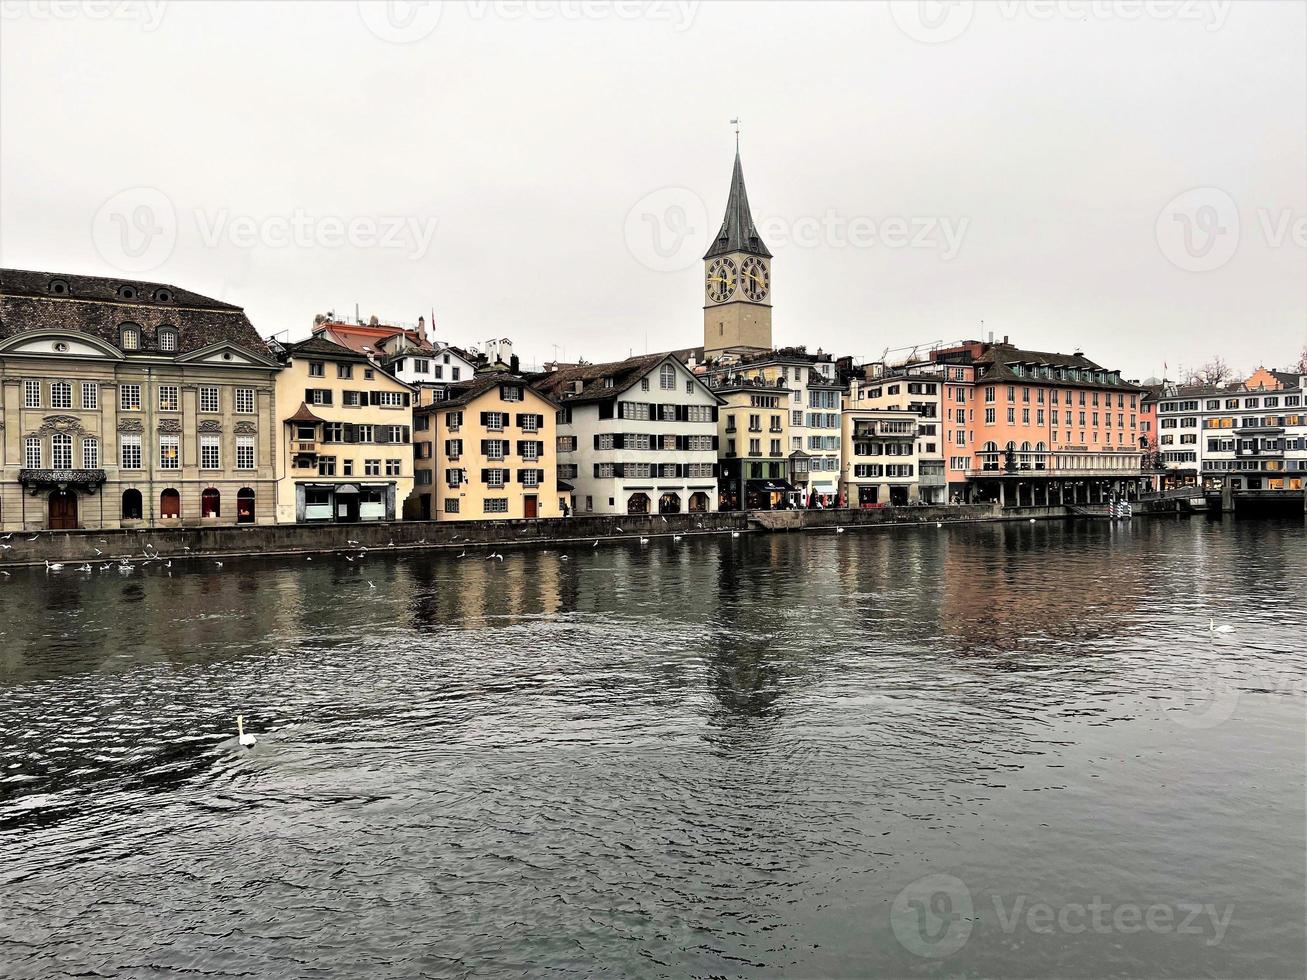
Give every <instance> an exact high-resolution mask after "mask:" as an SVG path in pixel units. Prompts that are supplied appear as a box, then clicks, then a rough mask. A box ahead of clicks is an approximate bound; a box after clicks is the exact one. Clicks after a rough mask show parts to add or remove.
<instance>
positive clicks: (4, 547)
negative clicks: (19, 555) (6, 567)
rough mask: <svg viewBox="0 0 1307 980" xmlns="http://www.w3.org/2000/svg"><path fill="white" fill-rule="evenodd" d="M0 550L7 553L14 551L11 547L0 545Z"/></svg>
mask: <svg viewBox="0 0 1307 980" xmlns="http://www.w3.org/2000/svg"><path fill="white" fill-rule="evenodd" d="M0 548H3V549H4V550H5V551H13V550H14V549H13V548H12V547H11V546H9V545H7V544H0Z"/></svg>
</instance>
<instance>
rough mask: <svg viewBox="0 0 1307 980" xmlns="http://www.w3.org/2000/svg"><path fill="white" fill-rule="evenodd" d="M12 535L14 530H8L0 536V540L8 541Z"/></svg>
mask: <svg viewBox="0 0 1307 980" xmlns="http://www.w3.org/2000/svg"><path fill="white" fill-rule="evenodd" d="M13 536H14V532H13V531H10V532H9V533H8V534H6V535H3V536H0V541H8V540H9V539H10V538H12V537H13Z"/></svg>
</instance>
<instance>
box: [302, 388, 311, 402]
mask: <svg viewBox="0 0 1307 980" xmlns="http://www.w3.org/2000/svg"><path fill="white" fill-rule="evenodd" d="M304 403H305V404H306V405H312V404H313V389H312V388H305V389H304Z"/></svg>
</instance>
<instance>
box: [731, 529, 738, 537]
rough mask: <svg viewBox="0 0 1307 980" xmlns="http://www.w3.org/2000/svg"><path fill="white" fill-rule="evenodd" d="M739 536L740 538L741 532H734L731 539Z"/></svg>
mask: <svg viewBox="0 0 1307 980" xmlns="http://www.w3.org/2000/svg"><path fill="white" fill-rule="evenodd" d="M739 536H740V532H739V531H732V532H731V537H733V538H738V537H739Z"/></svg>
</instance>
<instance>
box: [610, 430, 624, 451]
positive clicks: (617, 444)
mask: <svg viewBox="0 0 1307 980" xmlns="http://www.w3.org/2000/svg"><path fill="white" fill-rule="evenodd" d="M613 448H614V449H625V448H626V433H625V432H615V433H613Z"/></svg>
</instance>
